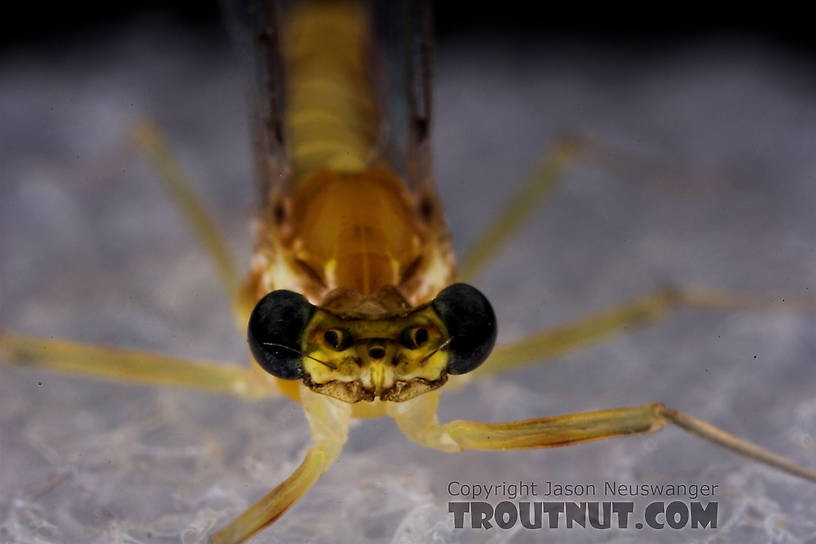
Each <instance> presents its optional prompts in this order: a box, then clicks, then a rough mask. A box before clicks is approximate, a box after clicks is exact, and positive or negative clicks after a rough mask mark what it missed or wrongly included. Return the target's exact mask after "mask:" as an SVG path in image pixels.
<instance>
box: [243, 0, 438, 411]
mask: <svg viewBox="0 0 816 544" xmlns="http://www.w3.org/2000/svg"><path fill="white" fill-rule="evenodd" d="M368 17H369V14H368V12H367V11H366V10H365V9H363V8H362V7H361V6H359V5H357V4H355V3H352V2H307V3H303V4H300V5H296V6H293V7H292V9H291V10H290V11H289V12H288V13H285V14H284V15H283V17H282V20H281V21H280V27H281V29H280V35H281V57H282V62H283V73H284V74H285V85H284V89H285V96H284V97H283V100H284V102H285V104H286V108H285V112H286V113H285V114H284V118H283V129H284V140H285V141H286V142H287V158H288V165H287V168H286V170H285V172H284V170H281V173H280V174H281V175H280V176H279V178H280V179H279V180H275V182H271V183H269V184H268V187H269V194H268V195H267V198H266V206H267V207H266V209H265V210H264V212H263V213H262V215H261V221H262V225H261V228H259V232H260V233H261V235H260V237H259V240H258V244H257V246H256V250H255V255H254V257H253V262H252V270H251V275H250V290H251V291H252V292H253V295H254V300H253V302H254V301H257V300H258V299H259V298H260V297H262V296H263V295H265V294H266V293H268V292H270V291H272V290H274V289H290V290H292V291H295V292H298V293H302V294H304V295H305V296H306V297H307V298H308V299H309V301H310V302H312V303H313V304H315V305H317V306H319V307H325V306H326V304H328V303H329V302H331V305H332V311H333V312H334V313H335V315H339V316H341V317H342V316H347V317H351V316H357V317H361V314H364V315H363V317H365V318H368V319H370V320H377V319H378V318H380V317H383V316H385V315H388V314H393V313H394V309H395V307H401V308H403V310H404V311H405V312H407V310H408V309H410V308H413V307H416V306H418V305H421V304H423V303H425V302H427V301H429V300H430V299H431V298H433V297H434V296H435V295H436V294H437V293H438V292H439V291H440V290H441V289H442V288H444V287H445V286H447V285H448V284H450V283H451V282H452V281H453V277H454V267H453V258H452V255H451V252H450V242H449V235H448V233H447V230H446V229H445V226H444V223H443V222H442V221H441V220H440V219H439V216H438V215H435V214H431V215H429V214H427V213H424V214H423V213H422V212H421V209H420V208H421V204H420V200H421V199H420V196H419V195H417V194H414V193H413V192H412V191H411V190H410V189H409V187H408V186H407V184H406V183H405V181H404V178H403V176H401V175H400V173H399V172H397V171H396V170H395V169H394V168H393V167H392V166H391V164H390V163H389V159H388V157H387V156H386V153H385V151H384V150H385V148H386V146H385V142H384V141H383V138H384V137H385V136H384V135H385V134H386V132H387V131H386V130H385V128H384V126H383V123H384V119H382V118H381V117H382V115H381V113H380V112H382V111H383V108H382V107H381V105H380V104H378V102H377V98H376V93H375V91H374V85H373V81H372V77H373V76H372V70H371V68H370V66H371V60H370V59H369V55H370V53H371V51H370V47H371V36H370V22H369V20H368ZM425 198H426V199H427V197H425ZM422 205H423V206H425V207H426V208H427V201H423V203H422ZM436 208H437V209H438V206H436ZM394 299H396V300H394ZM378 309H379V310H380V311H379V313H378ZM405 312H403V313H405ZM359 325H360V327H362V328H365V327H366V326H367V325H366V324H365V320H363V321H359ZM369 325H370V322H369ZM442 355H443V354H442V353H440V354H439V356H440V358H441V356H442ZM426 363H427V361H424V362H423V364H426ZM307 364H308V363H307ZM253 366H254V364H253ZM311 366H312V368H313V366H314V365H311ZM318 366H319V365H318ZM436 366H438V367H439V368H440V372H441V369H442V368H444V364H437V365H436ZM313 370H314V372H315V373H316V376H314V378H315V379H318V378H317V375H322V374H326V371H325V369H323V372H321V369H319V368H313ZM335 374H336V375H335V376H333V377H334V378H335V379H337V380H338V381H341V382H347V381H348V380H349V379H350V377H349V376H348V375H345V374H342V373H335ZM438 374H439V372H437V375H436V376H432V375H426V374H423V371H422V369H410V370H407V371H406V372H405V373H404V375H417V376H420V375H421V376H423V379H426V378H427V379H428V380H430V381H432V382H433V381H434V380H438V379H440V376H439V375H438ZM378 375H379V377H380V378H379V379H380V381H383V380H385V381H383V383H385V382H387V381H388V378H387V376H386V373H385V372H384V371H382V372H379V374H378ZM371 376H372V375H371V374H369V370H366V378H365V379H370V377H371ZM324 378H325V380H327V381H328V380H329V379H330V378H331V376H324ZM259 379H271V377H269V375H268V374H266V372H264V371H260V372H259ZM395 379H396V378H395ZM277 385H278V387H279V388H280V389H281V391H283V392H284V394H286V395H287V396H289V397H291V398H294V399H296V400H298V399H299V392H298V387H297V386H298V382H293V381H285V380H277ZM391 385H393V381H392V383H391ZM439 385H441V383H440V384H439ZM324 392H325V390H324ZM338 395H339V396H338ZM343 395H345V394H343ZM343 395H341V394H340V393H337V394H335V395H334V396H336V397H338V398H346V397H347V395H346V396H343ZM349 398H351V397H349ZM379 404H381V401H375V402H374V403H373V404H372V403H360V404H359V407H358V405H355V407H354V415H355V416H371V415H375V416H378V415H382V414H383V413H384V410H383V408H382V407H381V406H379Z"/></svg>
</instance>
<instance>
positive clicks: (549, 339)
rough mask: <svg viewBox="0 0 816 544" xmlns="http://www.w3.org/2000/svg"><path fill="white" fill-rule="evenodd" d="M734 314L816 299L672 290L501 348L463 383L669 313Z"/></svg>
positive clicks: (807, 307)
mask: <svg viewBox="0 0 816 544" xmlns="http://www.w3.org/2000/svg"><path fill="white" fill-rule="evenodd" d="M685 308H688V309H699V310H714V311H723V312H735V311H749V310H750V311H784V312H797V311H800V312H805V311H810V312H813V311H816V299H814V298H812V297H810V298H808V297H802V296H801V295H797V296H795V297H791V296H783V295H775V294H757V293H737V292H730V291H721V290H713V289H689V288H676V287H668V288H664V289H659V290H657V291H654V292H652V293H650V294H647V295H644V296H642V297H640V298H636V299H634V300H630V301H628V302H625V303H623V304H620V305H618V306H614V307H612V308H609V309H606V310H602V311H600V312H598V313H596V314H593V315H590V316H586V317H583V318H580V319H578V320H575V321H573V322H570V323H566V324H564V325H560V326H558V327H555V328H552V329H547V330H544V331H541V332H537V333H534V334H532V335H530V336H528V337H526V338H522V339H520V340H516V341H512V342H507V343H505V344H501V345H499V346H497V347H496V349H494V350H493V353H492V354H491V355H490V358H489V359H488V360H487V362H486V363H485V364H484V365H482V366H481V367H479V368H478V369H476V370H475V371H474V372H472V373H470V374H466V375H463V376H461V378H464V379H460V380H458V381H459V382H461V383H463V384H464V383H466V382H469V381H470V379H475V378H479V377H485V376H490V375H492V374H496V373H498V372H502V371H504V370H509V369H512V368H516V367H519V366H523V365H526V364H531V363H534V362H536V361H540V360H542V359H547V358H550V357H554V356H557V355H561V354H563V353H565V352H568V351H572V350H575V349H579V348H583V347H586V346H590V345H592V344H596V343H598V342H601V341H603V340H606V339H607V338H610V337H612V336H615V335H618V334H623V333H626V332H629V331H630V330H631V329H632V328H634V327H644V326H647V325H652V324H654V323H656V322H658V321H660V320H661V319H663V318H664V317H666V316H667V315H668V314H669V313H670V312H673V311H676V310H680V309H685Z"/></svg>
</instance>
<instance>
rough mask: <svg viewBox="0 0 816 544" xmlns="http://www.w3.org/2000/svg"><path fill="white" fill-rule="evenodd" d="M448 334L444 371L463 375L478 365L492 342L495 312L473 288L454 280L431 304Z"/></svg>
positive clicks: (494, 340) (485, 299)
mask: <svg viewBox="0 0 816 544" xmlns="http://www.w3.org/2000/svg"><path fill="white" fill-rule="evenodd" d="M431 308H433V310H434V311H435V312H436V314H437V315H438V316H439V318H440V319H441V320H442V322H443V323H444V324H445V327H446V328H447V329H448V334H449V335H450V336H451V341H450V344H449V345H448V353H449V355H450V359H449V360H448V366H447V370H448V373H450V374H464V373H466V372H470V371H471V370H474V369H475V368H476V367H478V366H479V365H481V364H482V363H483V362H484V361H485V359H487V356H488V355H490V352H491V350H492V349H493V345H494V344H495V343H496V314H494V313H493V307H492V306H491V305H490V302H489V301H488V300H487V298H486V297H485V296H484V295H483V294H482V293H481V292H480V291H479V290H478V289H476V288H475V287H471V286H470V285H467V284H466V283H454V284H453V285H451V286H449V287H446V288H445V289H443V290H442V291H441V292H440V293H439V295H437V297H436V298H435V299H434V301H433V302H432V303H431Z"/></svg>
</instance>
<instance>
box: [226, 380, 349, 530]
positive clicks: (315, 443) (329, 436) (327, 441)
mask: <svg viewBox="0 0 816 544" xmlns="http://www.w3.org/2000/svg"><path fill="white" fill-rule="evenodd" d="M300 398H301V402H302V403H303V409H304V411H305V413H306V417H307V419H308V420H309V427H310V429H311V433H312V445H311V446H310V447H309V449H308V451H307V452H306V458H305V459H304V460H303V462H302V463H301V464H300V466H299V467H298V468H297V470H295V472H294V473H293V474H292V475H291V476H289V477H288V478H287V479H286V480H284V481H283V482H282V483H281V484H280V485H279V486H278V487H276V488H275V489H273V490H272V491H271V492H269V493H268V494H267V495H265V496H264V497H263V498H262V499H261V500H259V501H258V502H256V503H255V504H253V505H252V506H250V507H249V509H247V510H246V511H245V512H244V513H243V514H241V515H240V516H238V517H237V518H235V520H233V521H232V522H231V523H230V524H229V525H227V526H226V527H224V528H223V529H221V530H220V531H218V532H216V533H215V534H213V535H212V537H210V543H211V544H238V543H240V542H244V541H245V540H246V539H248V538H249V537H251V536H252V535H253V534H255V533H256V532H258V531H260V530H261V529H263V528H264V527H266V526H267V525H269V524H270V523H272V522H274V521H275V520H276V519H278V518H279V517H280V516H281V515H282V514H283V513H284V512H285V511H286V510H287V509H288V508H289V507H290V506H292V505H293V504H294V503H295V502H296V501H297V500H298V499H299V498H300V497H302V496H303V495H304V494H305V493H306V491H308V490H309V488H310V487H312V485H314V483H315V482H316V481H317V479H318V478H320V476H321V475H322V474H323V473H324V472H326V471H327V470H328V469H329V467H330V466H331V465H332V463H333V462H334V460H335V459H337V456H338V455H340V451H341V450H342V448H343V444H344V443H345V441H346V437H347V436H348V422H349V419H350V418H351V405H350V404H348V403H345V402H342V401H339V400H335V399H332V398H329V397H326V396H323V395H320V394H317V393H314V392H312V391H310V390H309V389H307V388H306V387H303V386H302V387H301V388H300Z"/></svg>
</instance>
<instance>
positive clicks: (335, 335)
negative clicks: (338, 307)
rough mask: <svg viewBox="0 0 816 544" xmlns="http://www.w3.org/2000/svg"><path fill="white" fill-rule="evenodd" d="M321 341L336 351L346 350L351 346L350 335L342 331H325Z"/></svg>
mask: <svg viewBox="0 0 816 544" xmlns="http://www.w3.org/2000/svg"><path fill="white" fill-rule="evenodd" d="M323 340H325V341H326V343H327V344H328V345H329V347H331V348H332V349H335V350H337V351H343V350H346V349H348V347H349V346H350V345H351V335H350V334H349V332H348V331H345V330H343V329H329V330H327V331H326V332H325V333H323Z"/></svg>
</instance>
